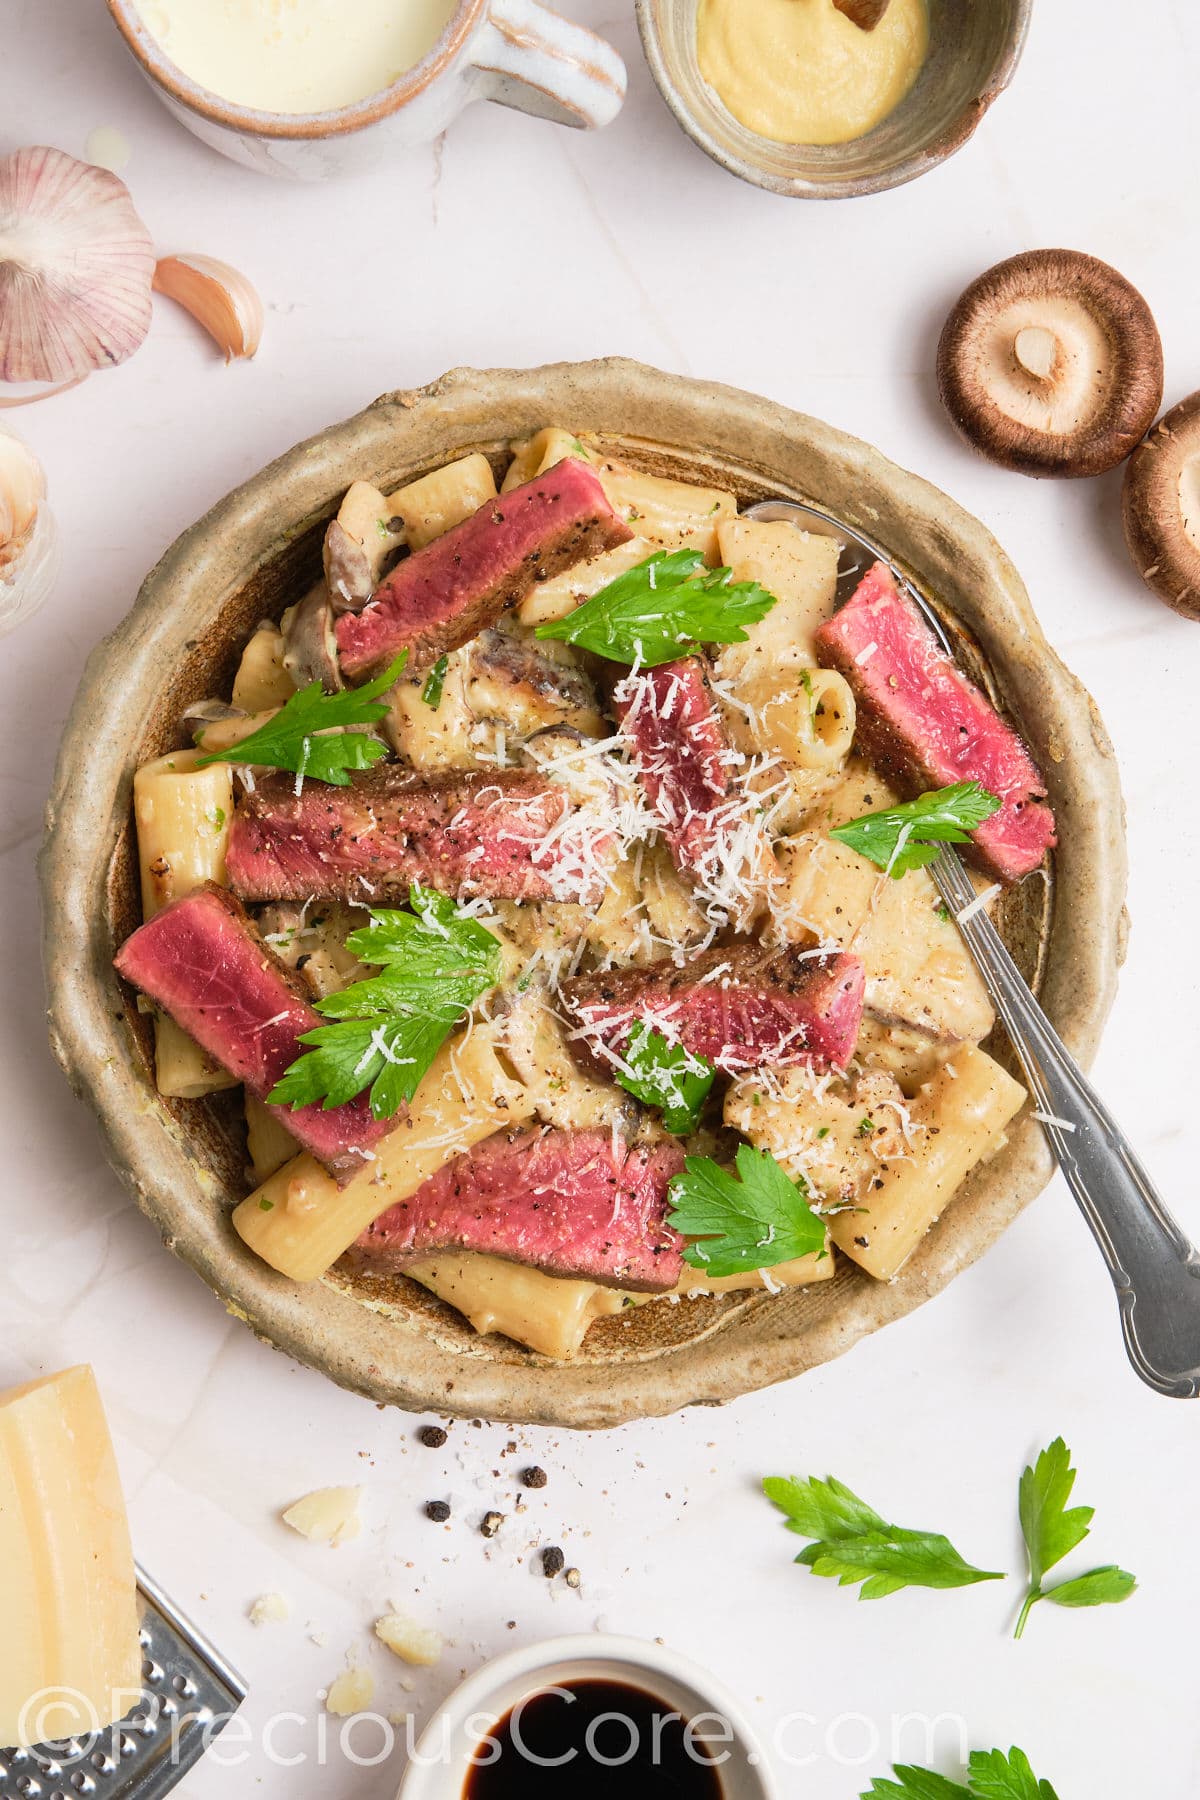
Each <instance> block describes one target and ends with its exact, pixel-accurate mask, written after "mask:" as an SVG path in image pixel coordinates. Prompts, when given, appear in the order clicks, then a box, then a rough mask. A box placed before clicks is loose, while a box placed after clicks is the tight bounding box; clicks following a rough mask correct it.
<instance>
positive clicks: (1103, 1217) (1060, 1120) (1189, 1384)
mask: <svg viewBox="0 0 1200 1800" xmlns="http://www.w3.org/2000/svg"><path fill="white" fill-rule="evenodd" d="M929 869H930V873H931V874H932V875H933V877H934V880H935V881H936V882H937V885H938V887H939V889H940V890H941V894H942V897H943V899H944V900H945V901H946V903H947V905H948V906H949V908H950V910H951V912H952V913H954V914H961V913H962V912H963V910H964V908H966V907H968V906H970V904H971V902H972V901H973V900H974V898H975V890H974V888H973V887H972V885H971V882H970V880H969V879H968V877H967V874H966V871H965V869H964V868H963V865H962V863H961V862H960V861H959V858H958V857H957V856H956V855H955V854H954V852H953V851H952V850H946V849H943V850H942V851H941V852H940V853H939V855H938V856H937V858H936V859H935V861H934V862H932V863H931V864H930V865H929ZM958 927H959V930H960V931H961V932H962V935H963V938H964V939H965V941H966V944H967V947H968V949H969V950H970V951H971V953H972V955H973V956H974V958H975V961H976V963H977V964H978V965H979V971H980V974H981V975H982V976H983V979H984V982H985V984H986V986H987V989H988V992H989V993H990V995H991V997H992V1000H993V1002H994V1003H995V1007H996V1011H997V1012H998V1013H999V1015H1000V1018H1001V1019H1002V1020H1003V1022H1004V1028H1005V1030H1006V1031H1007V1032H1008V1036H1009V1039H1010V1041H1011V1043H1012V1046H1013V1048H1014V1050H1015V1051H1016V1053H1017V1055H1018V1057H1019V1058H1020V1061H1021V1065H1022V1067H1023V1069H1024V1071H1025V1076H1026V1080H1027V1081H1028V1083H1029V1087H1030V1090H1031V1092H1032V1094H1033V1097H1034V1099H1035V1101H1036V1103H1037V1109H1038V1112H1039V1113H1040V1114H1041V1115H1043V1116H1042V1119H1041V1123H1042V1126H1043V1129H1044V1130H1045V1133H1046V1136H1047V1138H1048V1139H1049V1141H1050V1147H1051V1149H1052V1150H1053V1152H1054V1155H1055V1157H1056V1159H1057V1161H1058V1165H1059V1167H1060V1168H1061V1170H1062V1172H1063V1174H1064V1175H1065V1176H1066V1178H1067V1184H1068V1186H1069V1187H1070V1189H1071V1192H1072V1193H1073V1194H1074V1196H1075V1199H1076V1201H1077V1202H1078V1205H1079V1209H1080V1211H1081V1212H1082V1213H1083V1216H1084V1218H1085V1219H1086V1220H1087V1222H1088V1225H1089V1226H1090V1227H1091V1231H1092V1236H1093V1237H1094V1238H1095V1240H1096V1242H1097V1244H1098V1245H1099V1246H1100V1253H1101V1255H1102V1256H1103V1258H1104V1260H1105V1263H1106V1264H1107V1265H1108V1272H1109V1274H1110V1275H1111V1277H1112V1281H1113V1286H1114V1287H1115V1288H1116V1290H1117V1300H1118V1304H1119V1306H1120V1312H1121V1329H1122V1331H1123V1333H1124V1337H1125V1348H1126V1350H1127V1352H1128V1354H1129V1360H1130V1362H1131V1363H1132V1364H1133V1366H1134V1368H1135V1370H1136V1371H1137V1373H1138V1374H1139V1375H1140V1376H1141V1378H1142V1380H1143V1381H1144V1382H1146V1383H1147V1384H1148V1386H1150V1387H1152V1388H1154V1389H1156V1390H1157V1392H1158V1393H1160V1394H1166V1395H1168V1396H1170V1397H1171V1398H1174V1399H1184V1400H1189V1399H1195V1398H1196V1397H1197V1396H1200V1255H1197V1252H1196V1250H1195V1248H1194V1246H1193V1245H1192V1244H1191V1243H1190V1242H1189V1240H1188V1238H1187V1237H1186V1236H1185V1234H1184V1232H1183V1231H1182V1230H1181V1229H1180V1227H1179V1225H1178V1224H1177V1223H1176V1221H1175V1220H1174V1219H1173V1218H1172V1217H1171V1214H1170V1213H1169V1212H1168V1211H1167V1208H1166V1207H1165V1206H1164V1205H1163V1202H1162V1200H1161V1199H1160V1197H1159V1195H1158V1193H1157V1192H1156V1191H1155V1187H1154V1184H1153V1182H1152V1181H1151V1180H1150V1177H1149V1175H1148V1174H1147V1173H1146V1171H1145V1169H1144V1168H1143V1167H1142V1165H1141V1163H1140V1162H1139V1161H1138V1158H1137V1157H1136V1156H1135V1155H1134V1152H1133V1148H1132V1146H1131V1145H1130V1143H1129V1141H1128V1139H1127V1138H1126V1137H1125V1135H1124V1133H1123V1132H1122V1131H1121V1129H1120V1127H1119V1126H1118V1125H1117V1123H1116V1121H1115V1120H1114V1119H1113V1117H1112V1115H1111V1113H1110V1112H1109V1111H1108V1109H1107V1107H1106V1106H1105V1105H1104V1103H1103V1102H1102V1101H1101V1099H1100V1098H1099V1096H1098V1095H1097V1094H1096V1093H1095V1091H1094V1090H1093V1088H1092V1087H1091V1085H1090V1083H1089V1082H1088V1081H1087V1080H1086V1078H1085V1077H1084V1074H1083V1071H1082V1070H1081V1069H1080V1067H1079V1065H1078V1063H1077V1062H1076V1061H1075V1059H1074V1057H1073V1056H1072V1055H1071V1053H1070V1051H1069V1050H1068V1049H1067V1047H1066V1045H1065V1044H1064V1043H1063V1041H1062V1039H1061V1038H1060V1037H1059V1035H1058V1033H1057V1032H1056V1031H1055V1029H1054V1027H1053V1026H1052V1025H1051V1023H1050V1021H1049V1019H1047V1017H1046V1015H1045V1013H1044V1012H1043V1011H1042V1009H1041V1007H1040V1006H1039V1005H1038V1003H1037V1001H1036V1000H1035V999H1034V997H1033V994H1032V993H1031V991H1030V989H1029V986H1028V984H1027V983H1026V981H1025V980H1024V978H1023V976H1022V975H1021V972H1020V970H1019V969H1018V968H1017V965H1016V964H1015V963H1014V962H1013V959H1012V957H1011V956H1010V955H1009V953H1008V951H1007V949H1006V948H1005V946H1004V943H1003V941H1002V940H1001V937H1000V934H999V932H998V931H997V930H996V928H995V926H994V925H993V924H992V921H991V920H990V919H989V918H988V916H987V914H986V913H985V912H984V911H983V910H982V908H981V909H980V910H979V911H978V912H976V913H973V914H971V915H970V916H969V917H967V918H965V919H962V918H960V919H959V920H958Z"/></svg>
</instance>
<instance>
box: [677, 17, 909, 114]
mask: <svg viewBox="0 0 1200 1800" xmlns="http://www.w3.org/2000/svg"><path fill="white" fill-rule="evenodd" d="M697 48H698V50H699V55H700V70H701V73H702V74H703V76H704V79H705V80H706V81H707V82H708V84H709V86H710V87H713V88H715V89H716V91H717V93H718V94H719V95H720V97H721V99H722V100H723V101H724V102H725V105H726V106H727V107H728V108H729V111H730V112H731V113H732V114H733V116H734V118H735V119H738V120H739V121H740V122H741V123H742V124H743V125H745V126H746V127H747V128H748V129H749V130H750V131H754V132H757V133H758V135H759V136H760V137H768V138H774V139H776V140H777V142H779V143H783V144H844V143H846V142H847V141H848V140H849V139H851V138H856V137H862V136H863V135H864V134H865V133H866V132H868V131H870V130H871V129H872V127H873V126H875V125H878V124H879V122H880V120H881V119H886V118H887V116H888V114H889V113H890V112H894V111H895V109H896V107H897V106H899V104H900V102H901V100H903V98H904V96H905V95H906V94H907V93H908V91H909V89H910V88H911V87H912V85H913V82H914V81H915V80H916V78H917V75H918V73H919V72H920V68H921V65H922V63H923V62H924V61H925V56H926V52H927V51H928V48H929V18H928V14H927V12H926V5H925V0H891V5H890V6H889V7H888V9H887V11H886V12H885V13H884V15H883V18H882V19H881V20H880V22H879V24H878V25H877V26H876V27H875V29H874V31H863V30H861V29H860V28H859V27H858V26H857V25H855V24H853V23H852V21H851V20H849V19H848V18H846V17H845V15H844V14H843V13H840V12H838V11H837V9H836V7H835V6H834V4H833V0H700V13H699V21H698V24H697Z"/></svg>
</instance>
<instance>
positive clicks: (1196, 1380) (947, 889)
mask: <svg viewBox="0 0 1200 1800" xmlns="http://www.w3.org/2000/svg"><path fill="white" fill-rule="evenodd" d="M747 516H748V517H749V518H752V519H769V520H786V521H787V522H788V523H790V524H793V525H798V526H800V527H801V528H802V529H803V530H806V531H812V532H820V533H821V534H823V535H825V536H829V537H835V538H837V539H838V540H839V542H840V543H841V545H842V557H841V561H840V562H839V565H838V599H839V600H842V599H845V598H847V597H848V595H849V592H850V591H852V589H853V588H854V587H855V586H856V585H857V582H858V579H859V577H860V576H861V575H862V574H863V572H864V571H865V569H866V568H867V566H868V565H869V564H870V563H872V562H876V561H879V562H883V563H886V564H887V565H888V567H889V568H891V570H892V572H893V574H894V575H895V577H896V580H897V582H898V583H899V584H900V586H901V587H902V589H903V590H904V592H905V593H906V594H907V595H908V596H909V598H910V599H911V600H912V601H913V602H914V604H915V605H916V606H918V607H919V608H920V611H921V614H922V616H923V617H924V618H925V619H926V620H927V622H928V623H929V625H930V626H931V628H932V629H933V631H934V632H935V633H936V635H937V638H938V641H939V643H940V644H941V645H942V647H943V648H944V649H945V650H946V651H947V653H948V654H950V655H953V648H952V646H951V644H950V643H949V641H948V640H947V636H946V632H945V629H944V628H943V626H942V622H941V620H940V619H939V618H938V616H937V613H936V612H935V611H934V609H933V608H932V607H931V606H930V605H929V603H928V601H927V600H926V599H925V597H924V595H923V594H921V593H920V592H918V590H917V589H916V588H915V587H914V586H913V584H912V582H911V581H909V580H908V579H907V577H906V576H905V575H904V572H903V570H901V569H898V568H896V566H895V564H894V563H893V562H892V559H891V558H890V557H889V556H888V554H887V552H886V551H885V550H882V549H880V548H879V546H878V545H876V544H873V543H872V542H871V540H870V539H869V538H866V537H863V535H862V534H861V532H859V531H856V530H855V529H854V528H853V527H851V526H849V525H846V524H845V523H844V522H843V521H842V520H840V519H836V518H833V517H832V516H831V515H830V514H828V513H824V512H821V511H820V510H819V508H817V507H812V506H801V505H799V504H797V503H796V502H793V501H787V500H766V501H763V502H762V503H761V504H760V505H758V506H752V507H750V508H749V509H748V514H747ZM928 866H929V872H930V874H931V875H932V876H933V879H934V880H935V882H936V883H937V885H938V888H939V890H940V892H941V895H942V898H943V899H944V900H945V902H946V904H947V906H948V907H949V908H950V911H951V912H952V913H953V914H955V915H956V917H957V919H958V928H959V930H960V931H961V932H962V935H963V938H964V941H965V942H966V945H967V947H968V949H969V950H970V952H971V954H972V956H973V957H974V958H975V961H976V963H977V965H978V967H979V972H980V974H981V975H982V976H983V979H984V982H985V983H986V985H987V989H988V992H989V994H990V995H991V997H992V1000H993V1002H994V1004H995V1007H996V1011H997V1013H998V1014H999V1015H1000V1018H1001V1019H1002V1020H1003V1022H1004V1028H1005V1030H1006V1031H1007V1033H1008V1036H1009V1041H1010V1042H1011V1044H1012V1046H1013V1049H1014V1050H1015V1051H1016V1053H1017V1055H1018V1057H1019V1058H1020V1061H1021V1066H1022V1068H1023V1069H1024V1071H1025V1078H1026V1081H1027V1082H1028V1084H1029V1089H1030V1092H1031V1093H1032V1095H1033V1098H1034V1101H1035V1103H1036V1108H1037V1113H1038V1114H1039V1115H1040V1123H1041V1126H1042V1129H1043V1131H1044V1132H1045V1134H1046V1137H1047V1139H1048V1140H1049V1143H1050V1148H1051V1150H1052V1151H1053V1152H1054V1156H1055V1158H1056V1159H1057V1162H1058V1166H1059V1168H1060V1169H1061V1170H1062V1172H1063V1174H1064V1175H1065V1176H1066V1178H1067V1185H1068V1186H1069V1187H1070V1189H1071V1192H1072V1193H1073V1194H1074V1196H1075V1199H1076V1201H1077V1203H1078V1205H1079V1209H1080V1211H1081V1212H1082V1214H1083V1216H1084V1218H1085V1219H1086V1220H1087V1222H1088V1225H1089V1226H1090V1227H1091V1232H1092V1236H1093V1237H1094V1238H1095V1240H1096V1242H1097V1244H1098V1245H1099V1246H1100V1253H1101V1255H1102V1256H1103V1258H1104V1261H1105V1263H1106V1265H1107V1267H1108V1272H1109V1274H1110V1276H1111V1277H1112V1282H1113V1286H1114V1287H1115V1288H1116V1290H1117V1303H1118V1306H1119V1308H1120V1314H1121V1330H1122V1333H1123V1334H1124V1338H1125V1348H1126V1351H1127V1352H1128V1355H1129V1360H1130V1362H1131V1363H1132V1364H1133V1367H1134V1369H1135V1370H1136V1371H1137V1373H1138V1374H1139V1375H1140V1376H1141V1378H1142V1380H1143V1381H1144V1382H1146V1384H1147V1385H1148V1386H1149V1387H1152V1388H1154V1389H1155V1390H1156V1391H1157V1392H1158V1393H1160V1394H1166V1395H1168V1396H1169V1397H1170V1398H1172V1399H1179V1400H1192V1399H1195V1398H1197V1397H1198V1396H1200V1255H1198V1254H1197V1252H1196V1250H1195V1247H1194V1246H1193V1245H1192V1244H1191V1243H1190V1242H1189V1240H1188V1238H1187V1237H1186V1236H1185V1234H1184V1232H1183V1231H1182V1230H1181V1229H1180V1227H1179V1225H1178V1224H1177V1223H1176V1222H1175V1220H1174V1219H1173V1218H1172V1217H1171V1214H1170V1213H1169V1212H1168V1211H1167V1208H1166V1207H1165V1206H1164V1205H1163V1202H1162V1200H1161V1199H1160V1197H1159V1195H1158V1193H1157V1192H1156V1190H1155V1187H1154V1184H1153V1182H1152V1181H1151V1180H1150V1177H1149V1175H1147V1173H1146V1171H1145V1169H1144V1168H1143V1167H1142V1165H1141V1163H1140V1162H1139V1161H1138V1158H1137V1156H1136V1155H1135V1154H1134V1151H1133V1147H1132V1145H1131V1144H1130V1143H1129V1140H1128V1139H1127V1138H1126V1136H1125V1134H1124V1133H1123V1132H1122V1131H1121V1129H1120V1127H1119V1126H1118V1125H1117V1123H1116V1121H1115V1120H1114V1118H1113V1117H1112V1114H1111V1113H1110V1112H1109V1111H1108V1108H1107V1107H1106V1106H1105V1105H1104V1103H1103V1101H1102V1100H1101V1099H1100V1097H1099V1096H1098V1095H1097V1094H1096V1092H1095V1090H1094V1089H1093V1088H1092V1086H1091V1084H1090V1083H1089V1082H1088V1081H1087V1079H1086V1077H1085V1076H1084V1074H1083V1071H1082V1070H1081V1069H1080V1067H1079V1065H1078V1063H1077V1062H1076V1061H1075V1059H1074V1057H1073V1056H1072V1055H1071V1053H1070V1051H1069V1050H1068V1049H1067V1047H1066V1045H1065V1044H1064V1043H1063V1041H1062V1039H1061V1038H1060V1037H1059V1035H1058V1033H1057V1032H1056V1031H1055V1029H1054V1027H1053V1026H1052V1025H1051V1023H1050V1021H1049V1019H1048V1018H1047V1017H1046V1015H1045V1013H1044V1012H1043V1011H1042V1009H1041V1007H1040V1006H1039V1005H1038V1003H1037V1001H1036V1000H1035V998H1034V996H1033V994H1032V992H1031V991H1030V988H1029V986H1028V984H1027V983H1026V981H1025V979H1024V977H1023V976H1022V975H1021V972H1020V970H1019V969H1018V968H1017V965H1016V964H1015V963H1014V961H1013V959H1012V957H1011V956H1010V955H1009V953H1008V951H1007V950H1006V949H1005V947H1004V943H1003V941H1002V939H1001V937H1000V934H999V932H998V931H997V930H996V927H995V926H994V925H993V924H992V921H991V920H990V919H989V918H988V916H987V914H986V913H985V912H982V911H979V912H974V913H969V914H968V916H967V917H966V918H963V917H962V916H961V915H962V914H963V912H964V910H965V909H967V908H968V907H970V905H971V902H972V901H973V900H974V898H975V889H974V887H973V886H972V884H971V882H970V880H969V879H968V877H967V873H966V870H965V869H964V868H963V865H962V862H961V861H960V859H959V857H958V856H957V855H956V853H955V852H954V850H952V849H950V848H948V847H944V848H943V849H942V850H940V851H939V853H938V855H937V857H936V859H935V860H934V861H933V862H932V863H930V864H929V865H928Z"/></svg>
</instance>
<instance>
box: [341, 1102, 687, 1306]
mask: <svg viewBox="0 0 1200 1800" xmlns="http://www.w3.org/2000/svg"><path fill="white" fill-rule="evenodd" d="M682 1167H683V1153H682V1151H680V1150H678V1149H676V1147H675V1146H674V1145H670V1144H652V1145H635V1146H633V1147H632V1148H628V1147H627V1146H626V1145H625V1144H624V1143H623V1142H622V1141H621V1139H620V1138H618V1137H616V1136H615V1135H614V1134H613V1133H611V1132H607V1131H555V1130H553V1129H550V1128H544V1129H537V1128H524V1129H521V1130H516V1131H500V1132H497V1133H496V1134H495V1136H494V1137H490V1138H486V1139H485V1140H484V1142H483V1143H482V1144H479V1145H477V1146H476V1147H475V1149H473V1150H470V1151H467V1152H466V1153H465V1154H464V1155H462V1156H459V1157H456V1158H455V1160H454V1161H453V1162H451V1163H448V1164H447V1165H446V1167H445V1168H444V1169H440V1170H439V1171H438V1173H437V1174H436V1175H433V1176H431V1177H430V1179H429V1180H428V1181H426V1182H423V1183H422V1185H421V1186H420V1187H419V1188H418V1189H417V1191H416V1193H415V1194H414V1195H413V1196H412V1197H411V1199H409V1200H401V1201H398V1202H397V1204H396V1205H395V1206H392V1207H389V1209H388V1210H387V1212H385V1213H383V1214H382V1215H381V1216H380V1217H379V1218H378V1219H376V1220H375V1222H374V1224H373V1225H369V1226H368V1227H367V1229H366V1231H364V1232H363V1234H362V1236H361V1237H360V1238H359V1240H358V1242H357V1244H356V1245H355V1247H354V1252H353V1254H354V1255H355V1257H356V1259H357V1260H359V1261H360V1262H362V1263H364V1264H366V1265H368V1266H370V1267H371V1268H372V1269H376V1270H385V1271H387V1270H403V1268H404V1267H405V1265H406V1264H407V1263H409V1262H412V1261H414V1260H415V1259H416V1258H417V1257H421V1256H428V1255H429V1254H430V1253H431V1252H433V1251H438V1250H478V1251H483V1252H485V1253H486V1254H487V1255H489V1256H500V1257H505V1258H506V1259H507V1260H508V1261H509V1262H519V1263H528V1264H530V1265H531V1266H532V1267H534V1268H539V1269H544V1270H546V1272H547V1273H548V1274H551V1275H564V1276H574V1277H578V1278H582V1279H584V1280H587V1281H596V1282H600V1283H602V1284H603V1285H605V1286H608V1287H622V1288H634V1289H638V1290H640V1291H643V1292H647V1293H654V1292H660V1291H662V1290H663V1289H666V1288H671V1287H674V1285H675V1283H676V1282H677V1281H678V1280H679V1276H680V1272H681V1269H682V1255H681V1251H682V1245H683V1240H682V1239H681V1238H680V1237H679V1235H678V1233H677V1232H675V1231H673V1230H672V1229H671V1227H670V1226H669V1225H667V1224H666V1223H665V1219H666V1213H667V1185H668V1183H669V1182H670V1180H671V1177H672V1176H673V1175H676V1174H678V1173H679V1171H680V1170H681V1169H682Z"/></svg>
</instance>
